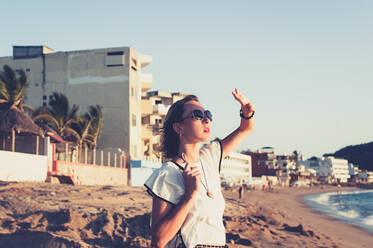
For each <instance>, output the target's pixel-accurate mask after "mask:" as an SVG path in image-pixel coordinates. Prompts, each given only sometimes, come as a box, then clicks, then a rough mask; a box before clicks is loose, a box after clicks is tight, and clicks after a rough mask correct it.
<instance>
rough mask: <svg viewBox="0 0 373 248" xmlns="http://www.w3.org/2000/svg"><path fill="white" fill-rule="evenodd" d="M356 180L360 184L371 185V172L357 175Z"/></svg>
mask: <svg viewBox="0 0 373 248" xmlns="http://www.w3.org/2000/svg"><path fill="white" fill-rule="evenodd" d="M357 178H358V181H359V182H361V183H373V171H367V170H364V171H361V172H359V173H358V174H357Z"/></svg>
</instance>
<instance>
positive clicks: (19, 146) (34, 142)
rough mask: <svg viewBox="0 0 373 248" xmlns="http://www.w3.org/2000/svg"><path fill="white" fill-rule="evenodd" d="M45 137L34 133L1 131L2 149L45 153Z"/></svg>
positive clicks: (38, 153)
mask: <svg viewBox="0 0 373 248" xmlns="http://www.w3.org/2000/svg"><path fill="white" fill-rule="evenodd" d="M44 144H45V139H44V138H40V137H39V136H36V135H32V134H24V133H17V132H15V135H14V139H13V138H12V135H11V133H0V150H3V151H13V152H22V153H29V154H36V155H45V154H46V151H45V145H44Z"/></svg>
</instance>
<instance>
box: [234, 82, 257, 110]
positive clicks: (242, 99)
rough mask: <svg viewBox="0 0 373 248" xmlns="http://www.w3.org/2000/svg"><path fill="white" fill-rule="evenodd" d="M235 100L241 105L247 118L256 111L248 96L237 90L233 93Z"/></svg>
mask: <svg viewBox="0 0 373 248" xmlns="http://www.w3.org/2000/svg"><path fill="white" fill-rule="evenodd" d="M232 95H233V97H234V99H236V100H237V102H239V103H240V104H241V108H242V111H243V113H244V115H245V116H250V115H251V114H252V113H253V112H254V111H255V106H254V104H252V103H251V102H250V101H249V99H247V97H246V96H244V95H243V94H241V93H240V92H239V91H238V89H237V88H235V89H234V91H233V92H232Z"/></svg>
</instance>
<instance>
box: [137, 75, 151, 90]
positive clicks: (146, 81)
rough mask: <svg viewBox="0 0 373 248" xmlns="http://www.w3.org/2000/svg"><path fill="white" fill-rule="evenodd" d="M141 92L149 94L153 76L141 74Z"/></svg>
mask: <svg viewBox="0 0 373 248" xmlns="http://www.w3.org/2000/svg"><path fill="white" fill-rule="evenodd" d="M140 83H141V92H147V91H148V90H150V89H151V88H152V85H153V74H151V73H142V74H140Z"/></svg>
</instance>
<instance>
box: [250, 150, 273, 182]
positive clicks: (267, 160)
mask: <svg viewBox="0 0 373 248" xmlns="http://www.w3.org/2000/svg"><path fill="white" fill-rule="evenodd" d="M243 154H245V155H249V156H251V164H252V175H253V176H254V177H260V176H263V175H266V176H275V175H276V162H277V159H276V155H275V152H274V150H273V148H272V147H263V148H261V149H259V150H258V151H256V152H252V151H246V152H244V153H243Z"/></svg>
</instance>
